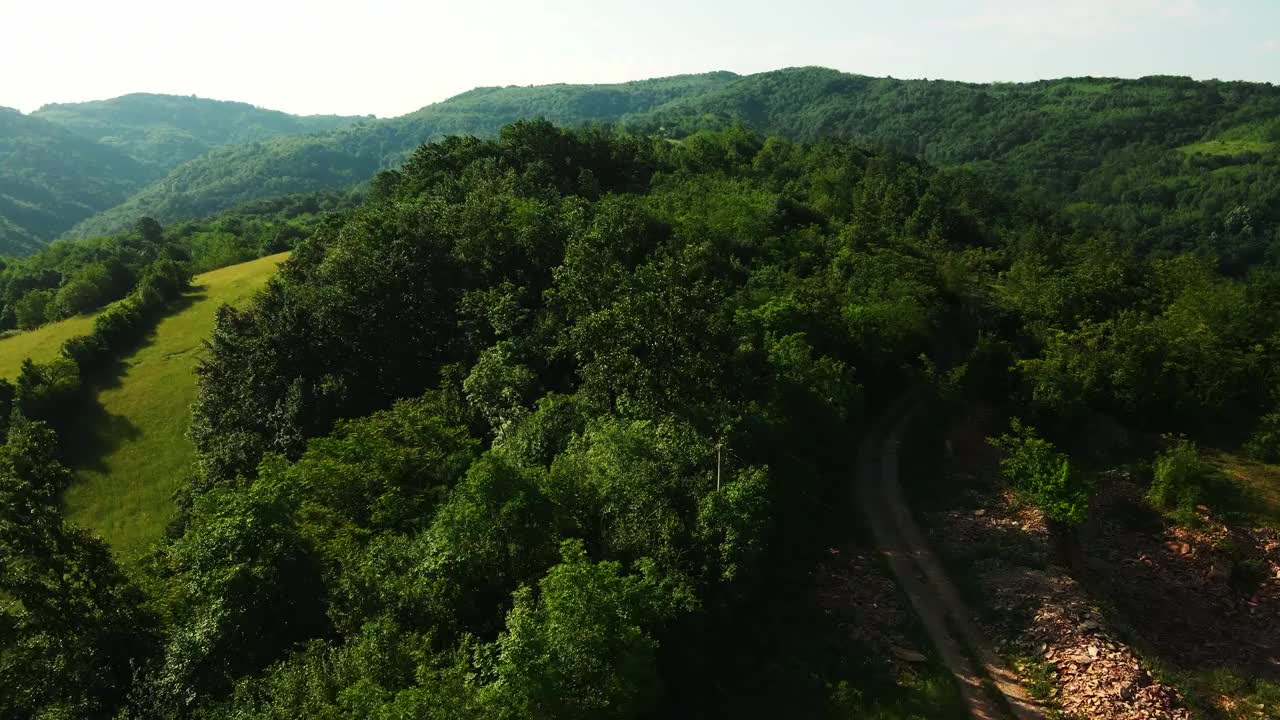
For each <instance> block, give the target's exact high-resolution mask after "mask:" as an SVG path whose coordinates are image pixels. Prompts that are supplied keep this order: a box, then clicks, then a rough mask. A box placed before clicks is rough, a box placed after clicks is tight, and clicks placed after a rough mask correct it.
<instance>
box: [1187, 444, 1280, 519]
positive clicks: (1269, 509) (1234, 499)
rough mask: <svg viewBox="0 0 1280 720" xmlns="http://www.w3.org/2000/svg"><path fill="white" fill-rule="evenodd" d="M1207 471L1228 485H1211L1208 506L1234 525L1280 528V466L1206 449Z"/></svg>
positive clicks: (1221, 483)
mask: <svg viewBox="0 0 1280 720" xmlns="http://www.w3.org/2000/svg"><path fill="white" fill-rule="evenodd" d="M1204 464H1205V466H1206V468H1207V469H1208V470H1209V471H1210V472H1211V473H1213V474H1214V475H1216V476H1217V478H1219V479H1221V480H1224V481H1226V482H1219V483H1216V484H1211V487H1210V494H1209V497H1208V498H1207V499H1206V504H1208V505H1209V506H1210V507H1211V508H1213V509H1214V510H1215V511H1216V512H1220V513H1223V514H1224V515H1227V516H1228V518H1229V519H1231V520H1232V521H1234V522H1242V523H1244V524H1247V525H1253V526H1258V527H1271V528H1280V465H1268V464H1266V463H1261V462H1258V461H1256V460H1251V459H1249V458H1247V457H1244V456H1243V455H1236V454H1234V453H1229V452H1224V451H1221V450H1207V451H1205V454H1204Z"/></svg>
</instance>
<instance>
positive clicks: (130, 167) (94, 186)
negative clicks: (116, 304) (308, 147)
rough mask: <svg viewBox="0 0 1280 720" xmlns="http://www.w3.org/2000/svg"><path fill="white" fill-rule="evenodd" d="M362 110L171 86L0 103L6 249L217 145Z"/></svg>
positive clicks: (1, 231)
mask: <svg viewBox="0 0 1280 720" xmlns="http://www.w3.org/2000/svg"><path fill="white" fill-rule="evenodd" d="M356 120H358V118H344V117H332V116H322V117H297V116H293V115H288V114H286V113H282V112H277V111H274V110H263V109H261V108H256V107H253V106H252V105H246V104H244V103H232V102H220V101H216V100H203V99H199V98H192V97H172V96H166V95H128V96H125V97H121V98H116V99H114V100H104V101H101V102H89V103H77V104H68V105H48V106H45V107H44V108H41V109H40V110H38V111H37V112H35V113H32V114H30V115H23V114H22V113H19V112H18V111H16V110H11V109H7V108H0V254H4V255H26V254H29V253H32V252H34V251H36V250H38V249H39V248H40V247H42V246H44V245H45V244H47V243H48V242H50V241H51V240H53V239H55V238H57V237H58V236H59V235H61V234H62V233H64V232H66V231H67V230H68V229H69V228H71V227H72V226H73V225H75V224H76V223H78V222H80V221H81V220H84V219H85V218H87V217H89V216H91V215H94V214H95V213H98V212H101V211H103V210H107V209H109V208H112V207H115V206H117V205H119V204H120V203H123V202H124V201H126V200H127V199H128V198H129V197H130V196H131V195H132V194H133V193H135V192H137V191H138V190H139V189H140V188H142V187H144V186H146V185H147V184H148V183H150V182H152V181H154V180H156V179H158V178H160V177H162V176H163V175H164V174H165V173H166V172H168V171H169V170H170V169H171V168H173V167H174V166H175V165H178V164H179V163H182V162H184V161H187V160H190V159H192V158H194V157H196V156H198V155H201V154H203V153H206V152H208V151H209V150H210V149H211V148H214V147H218V146H222V145H227V144H238V143H246V142H251V141H255V140H263V139H267V138H272V137H278V136H281V135H289V134H298V133H307V132H314V131H318V130H328V129H333V128H337V127H340V126H343V125H348V124H351V123H352V122H355V121H356ZM269 194H274V193H269Z"/></svg>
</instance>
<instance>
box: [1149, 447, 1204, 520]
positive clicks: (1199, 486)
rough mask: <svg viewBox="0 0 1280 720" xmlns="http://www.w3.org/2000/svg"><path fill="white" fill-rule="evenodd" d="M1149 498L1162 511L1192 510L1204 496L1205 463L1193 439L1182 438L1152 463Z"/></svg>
mask: <svg viewBox="0 0 1280 720" xmlns="http://www.w3.org/2000/svg"><path fill="white" fill-rule="evenodd" d="M1152 474H1153V477H1152V480H1151V488H1150V489H1149V490H1148V491H1147V499H1148V500H1149V501H1150V502H1151V504H1152V505H1154V506H1156V507H1157V508H1159V509H1161V510H1179V511H1183V512H1189V511H1191V510H1192V509H1193V508H1194V507H1195V506H1196V505H1197V504H1198V503H1199V502H1200V500H1201V498H1202V497H1203V496H1204V492H1205V486H1204V481H1205V472H1204V463H1202V462H1201V460H1200V450H1199V448H1197V447H1196V444H1195V443H1193V442H1191V441H1190V440H1185V439H1179V440H1178V441H1177V442H1176V443H1174V445H1173V447H1171V448H1169V449H1168V450H1165V451H1164V452H1162V453H1160V454H1159V455H1157V456H1156V460H1155V462H1154V463H1152Z"/></svg>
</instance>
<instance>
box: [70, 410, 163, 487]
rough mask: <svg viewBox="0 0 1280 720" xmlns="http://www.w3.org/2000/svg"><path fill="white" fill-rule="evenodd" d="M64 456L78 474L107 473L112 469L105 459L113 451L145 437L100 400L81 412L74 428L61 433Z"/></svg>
mask: <svg viewBox="0 0 1280 720" xmlns="http://www.w3.org/2000/svg"><path fill="white" fill-rule="evenodd" d="M59 435H60V438H61V445H62V452H63V455H64V457H65V458H66V460H67V462H68V464H69V465H70V466H71V467H72V468H74V469H76V470H91V471H94V472H101V473H105V472H107V471H108V470H109V469H110V468H108V467H107V465H106V464H105V463H104V462H103V459H104V458H106V457H107V456H108V455H110V454H111V453H112V452H113V451H115V450H116V449H118V448H120V447H121V446H123V445H125V444H126V443H130V442H134V441H136V440H138V439H139V438H141V437H142V431H141V430H140V429H139V428H138V426H137V425H134V424H133V422H132V421H131V420H129V418H127V417H125V416H123V415H116V414H113V413H110V412H108V411H107V409H106V408H105V407H103V406H102V404H101V403H100V402H98V401H97V399H96V398H93V399H91V401H90V402H86V403H84V405H83V406H82V407H81V408H80V409H79V410H78V411H77V414H76V417H75V420H74V423H73V424H72V425H71V427H67V428H63V429H62V430H61V432H60V433H59Z"/></svg>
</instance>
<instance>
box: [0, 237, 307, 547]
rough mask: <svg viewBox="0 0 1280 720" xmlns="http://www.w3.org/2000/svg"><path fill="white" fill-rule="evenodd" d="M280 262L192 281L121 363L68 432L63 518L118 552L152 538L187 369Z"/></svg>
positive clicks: (171, 483) (185, 456) (161, 514)
mask: <svg viewBox="0 0 1280 720" xmlns="http://www.w3.org/2000/svg"><path fill="white" fill-rule="evenodd" d="M285 257H286V255H284V254H280V255H272V256H269V257H265V258H260V259H258V260H254V261H252V262H247V263H243V264H241V265H234V266H231V267H227V268H222V269H221V270H214V271H212V272H209V273H205V274H204V275H198V276H196V278H195V280H194V282H193V290H192V292H191V293H190V295H189V296H188V301H189V304H187V305H186V306H185V307H184V308H183V309H182V310H180V311H179V312H177V313H175V314H173V315H171V316H170V317H167V318H165V319H164V320H162V321H161V322H160V324H159V325H158V326H157V327H156V330H155V332H154V334H153V335H152V337H151V339H150V340H149V341H148V342H147V344H146V345H144V346H143V347H142V348H141V349H140V350H138V351H137V352H136V353H135V354H134V355H133V356H132V357H129V358H127V359H126V361H125V364H126V369H125V371H124V375H123V376H122V377H121V378H120V379H119V381H118V382H117V383H116V384H114V385H112V386H111V387H108V388H105V389H103V390H102V391H100V392H99V393H98V398H97V399H98V405H99V407H100V411H99V412H97V413H95V414H92V415H90V416H87V417H85V418H83V419H82V420H80V421H79V422H80V427H78V432H76V433H70V434H69V437H68V439H67V444H68V452H69V455H70V456H71V457H72V458H73V459H74V460H76V461H77V462H75V463H73V464H75V465H76V482H75V484H74V485H72V486H71V489H70V490H69V491H68V492H67V494H66V503H67V510H68V514H69V516H70V518H71V519H72V520H74V521H75V522H77V523H79V524H81V525H84V526H85V527H88V528H91V529H92V530H93V531H94V532H97V533H99V534H101V535H102V536H103V537H104V538H105V539H106V540H107V541H108V542H110V543H111V544H112V546H113V547H114V548H116V550H117V552H119V553H121V554H122V555H125V556H128V555H130V554H132V553H133V552H135V551H137V550H139V549H141V548H142V547H143V546H144V545H145V544H146V543H147V542H149V541H151V540H154V539H155V538H157V537H158V536H159V534H160V531H161V530H162V529H163V528H164V524H165V522H166V521H167V520H168V518H169V515H170V514H171V513H172V512H173V503H172V501H171V496H172V494H173V491H174V490H175V489H176V488H177V487H178V486H179V485H180V484H181V483H182V482H183V480H184V479H185V478H186V472H187V468H188V466H189V465H190V463H191V460H192V457H193V451H192V448H191V444H190V443H189V442H188V441H187V439H186V431H187V424H188V422H189V418H190V406H191V401H192V400H193V399H194V398H195V380H194V376H193V371H194V369H195V364H196V360H197V358H198V357H199V355H200V351H201V348H202V342H203V341H204V339H205V338H206V337H208V335H209V332H210V331H211V330H212V329H213V323H214V315H215V313H216V312H217V309H218V307H219V306H221V305H222V304H223V303H230V304H232V305H239V304H243V303H244V302H245V301H246V300H248V298H249V297H250V296H251V295H252V294H253V293H254V292H255V291H256V290H257V289H258V288H260V287H262V286H263V285H264V284H266V282H267V280H268V279H270V277H271V276H272V275H273V274H274V273H275V269H276V267H277V266H278V265H279V264H280V263H281V262H282V261H283V260H284V259H285ZM61 325H64V323H58V324H57V325H51V326H49V327H48V328H42V329H41V331H40V332H44V331H46V330H51V329H53V328H57V327H59V326H61ZM31 334H32V335H34V334H35V333H31ZM5 342H11V340H10V341H5ZM3 348H4V345H3V344H0V349H3ZM19 362H21V361H20V360H19Z"/></svg>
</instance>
